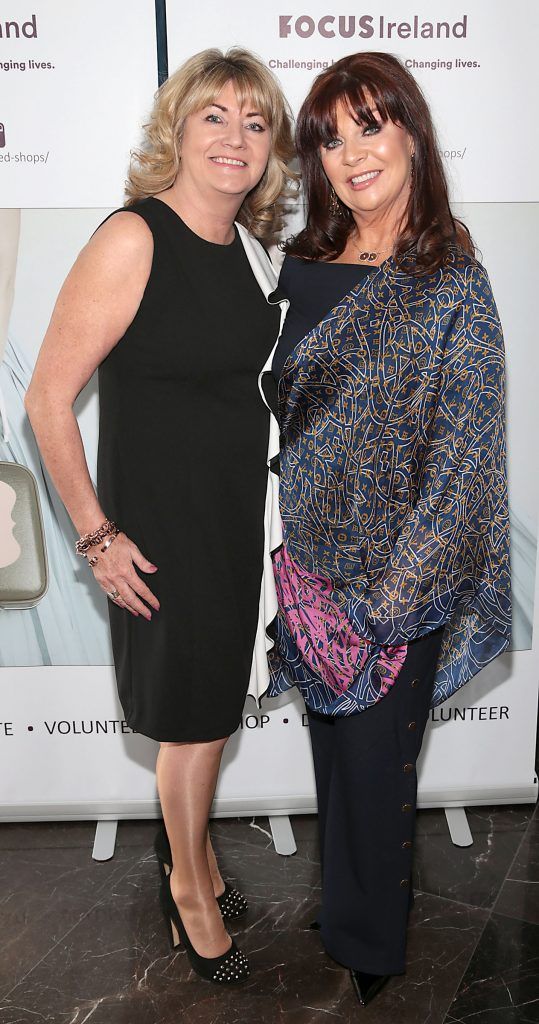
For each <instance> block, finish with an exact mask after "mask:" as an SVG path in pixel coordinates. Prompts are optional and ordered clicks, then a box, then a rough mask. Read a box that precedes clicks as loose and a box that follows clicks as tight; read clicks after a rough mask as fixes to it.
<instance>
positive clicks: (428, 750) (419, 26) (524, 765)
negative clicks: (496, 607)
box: [0, 0, 539, 819]
mask: <svg viewBox="0 0 539 1024" xmlns="http://www.w3.org/2000/svg"><path fill="white" fill-rule="evenodd" d="M158 6H159V10H160V12H161V15H162V13H163V8H164V4H163V3H160V4H159V5H158ZM49 7H53V8H54V9H53V10H50V9H49ZM328 10H329V12H330V13H328ZM517 15H518V16H517ZM536 18H537V12H536V4H535V2H532V0H522V2H521V3H520V4H519V5H518V9H515V11H514V12H513V11H510V10H508V9H507V7H506V5H504V4H502V3H501V2H499V3H498V2H495V3H493V2H489V0H470V2H468V3H467V4H466V5H465V7H464V8H462V9H458V10H457V9H456V8H455V7H454V5H453V4H449V3H448V2H447V3H445V4H444V3H442V2H439V3H436V4H432V3H426V2H417V3H412V2H406V3H399V4H393V5H387V6H383V7H380V5H373V6H372V7H371V8H368V7H367V8H365V7H363V8H359V9H358V13H356V14H355V15H354V14H351V13H350V12H349V9H342V8H341V7H339V6H338V5H336V4H330V5H329V6H323V5H322V4H321V3H318V0H312V2H311V0H310V3H309V5H308V6H307V8H301V7H298V8H294V9H291V8H288V9H284V8H282V7H280V6H279V5H277V4H276V3H273V0H271V2H270V3H269V4H267V5H265V6H264V7H262V8H257V17H256V19H254V18H253V17H252V9H251V7H250V6H249V5H248V4H247V0H239V2H238V3H236V4H235V6H234V17H233V19H232V18H231V16H230V10H228V11H227V9H226V8H225V7H220V6H218V5H216V4H215V3H214V2H210V0H199V3H198V4H197V5H196V6H193V7H191V8H190V9H188V8H186V7H185V5H183V4H180V3H179V2H177V0H168V4H167V22H168V63H169V71H170V72H172V71H174V69H175V68H176V67H177V66H178V64H179V63H181V62H182V61H183V60H184V59H185V58H186V57H187V56H189V55H190V54H192V53H195V52H197V51H198V50H201V49H203V48H205V47H208V46H218V47H220V48H227V47H228V46H231V45H243V46H246V47H248V48H249V49H252V50H254V51H255V52H258V53H259V54H260V55H261V56H262V57H263V59H264V60H266V61H267V63H268V65H269V66H270V67H272V68H273V70H274V71H275V73H276V74H277V75H278V77H279V78H280V80H281V82H282V84H283V86H284V88H285V91H286V93H287V95H288V96H289V99H290V101H291V103H292V105H293V108H294V112H296V111H297V108H298V105H299V103H300V101H301V99H302V98H303V96H304V95H305V93H306V92H307V90H308V88H309V85H310V83H311V81H312V79H313V77H314V76H315V75H316V74H317V73H318V72H319V71H320V70H322V68H323V67H325V66H328V65H329V64H330V63H331V62H332V61H334V60H337V59H338V58H339V57H341V56H342V55H344V54H345V53H351V52H353V51H355V50H358V49H377V50H389V51H391V52H394V53H396V54H397V55H399V56H400V57H402V58H403V59H404V60H405V61H406V62H407V64H408V66H409V67H410V69H411V70H412V72H413V74H414V75H415V76H416V77H417V79H418V81H419V82H420V84H421V85H422V87H423V88H424V89H425V92H426V93H427V96H428V99H429V101H430V103H431V104H432V109H433V112H434V116H435V119H436V124H437V127H438V130H439V136H440V141H441V146H442V149H443V151H444V156H445V160H446V166H447V169H448V172H449V175H450V178H451V181H452V183H453V190H454V196H455V199H456V200H459V202H458V205H457V207H456V210H457V214H458V215H459V216H462V218H463V219H464V220H465V221H466V223H467V224H468V226H469V228H470V230H471V232H472V235H473V237H474V240H475V242H476V243H477V246H478V249H479V251H480V254H481V258H482V259H483V261H484V263H485V265H486V267H487V269H488V271H489V274H490V277H491V280H492V285H493V290H494V294H495V296H496V300H497V304H498V307H499V311H500V316H501V319H502V323H503V325H504V332H505V339H506V348H507V363H508V388H507V392H508V416H507V419H508V447H509V482H510V503H511V528H512V571H513V588H514V640H513V650H512V651H511V652H510V653H508V654H506V655H504V656H503V657H501V658H499V659H498V660H497V661H496V662H495V663H494V664H492V665H490V666H489V667H488V668H487V669H486V670H485V671H483V672H482V673H481V674H480V675H479V676H477V677H476V678H475V679H474V680H473V681H472V682H471V683H469V684H468V685H467V686H465V687H464V688H463V689H462V690H461V691H460V692H459V693H458V694H457V695H456V696H455V697H453V698H452V699H451V700H450V701H448V702H447V703H446V704H444V705H442V706H441V707H439V708H437V709H436V710H435V711H434V712H433V713H432V715H431V721H430V725H429V728H428V730H427V734H426V739H425V745H424V752H423V757H422V770H421V773H420V787H419V798H420V803H421V804H422V805H423V806H435V805H440V806H444V805H446V806H447V805H450V804H453V805H462V804H464V805H465V804H474V803H490V802H507V803H509V802H518V801H531V800H533V799H534V798H535V795H536V782H535V778H534V767H533V763H534V744H535V722H536V711H537V676H538V671H537V665H538V653H539V629H538V628H537V627H538V625H539V621H538V616H539V601H538V600H535V598H536V597H537V596H538V592H537V573H536V563H537V520H538V510H539V472H538V470H539V465H538V461H539V456H538V449H537V443H536V438H537V436H538V435H539V403H537V400H536V396H535V392H534V386H535V382H536V380H537V379H538V375H539V365H538V362H539V357H538V354H537V344H536V339H535V330H534V317H533V316H532V315H531V311H532V308H533V301H534V289H535V259H534V252H535V240H536V238H537V235H538V233H539V195H538V194H537V191H538V189H539V183H538V182H537V181H533V182H532V170H531V168H532V167H533V166H535V164H536V162H537V161H536V157H537V154H536V152H535V150H534V145H535V140H534V137H533V133H532V132H526V134H525V137H524V139H523V140H521V141H520V143H519V167H518V174H517V173H515V174H513V175H510V174H509V173H508V171H507V161H505V163H503V161H502V160H501V159H500V158H499V155H496V154H499V139H500V133H501V131H502V130H504V129H507V127H508V126H510V125H511V124H512V123H513V122H514V108H515V106H516V104H517V101H518V110H519V119H520V123H522V121H523V120H524V119H527V123H532V121H531V118H532V112H531V95H532V94H533V89H532V87H533V85H534V84H535V79H536V70H535V64H534V61H533V59H532V55H531V46H532V41H533V39H534V38H535V33H534V30H533V29H534V25H535V23H536ZM163 31H164V22H163V19H161V23H160V33H161V55H162V60H161V67H163V66H164V64H163V54H164V53H165V52H166V51H165V50H163V45H164V44H163ZM127 44H128V45H127ZM120 52H121V53H122V59H121V62H119V61H118V57H117V55H118V54H119V53H120ZM515 54H517V55H518V57H517V56H515ZM517 59H518V67H517V63H516V62H517ZM30 61H33V62H34V64H37V65H40V66H39V67H37V66H35V67H34V64H31V63H30ZM17 63H18V64H19V65H22V64H23V63H25V65H26V66H25V68H24V69H23V68H22V67H17V66H16V64H17ZM48 64H50V65H51V67H48V66H45V67H43V66H41V65H48ZM502 68H503V71H504V74H503V75H502V74H501V73H500V70H501V69H502ZM0 70H2V71H3V76H1V77H0V119H1V120H2V124H3V126H4V127H3V132H4V135H3V136H1V135H0V185H1V195H2V200H1V201H2V205H3V206H4V207H5V209H2V210H0V463H1V462H8V463H15V464H18V465H20V466H23V467H26V468H27V469H30V470H31V472H32V473H33V474H34V476H35V478H36V481H37V489H38V495H39V502H40V508H41V514H42V518H43V523H44V530H45V538H46V546H47V557H48V568H49V574H48V575H49V580H48V590H47V592H46V593H45V594H44V595H43V596H41V597H40V598H39V599H38V600H36V601H35V602H34V603H33V605H32V607H25V606H23V605H22V604H21V606H20V607H16V606H15V607H13V606H12V607H10V608H9V609H4V610H2V609H0V695H1V705H0V710H1V714H2V721H1V722H0V802H1V808H0V817H3V818H4V819H17V818H32V817H35V818H40V817H42V818H43V817H45V818H47V817H50V818H58V817H74V818H84V817H86V818H92V817H102V816H107V815H108V816H118V817H132V816H139V815H142V816H144V815H146V816H151V815H154V814H155V813H156V812H157V809H158V805H157V800H156V790H155V778H154V766H155V756H156V751H157V747H156V744H155V743H153V742H152V741H150V740H147V739H145V738H144V737H142V736H140V735H137V734H136V733H133V732H132V731H131V730H130V729H129V728H128V727H127V726H126V724H125V722H124V721H123V715H122V711H121V708H120V707H119V704H118V700H117V697H116V687H115V682H114V674H113V669H112V665H111V662H112V657H111V648H110V640H109V634H108V622H107V608H106V598H105V597H104V595H103V594H102V592H101V591H100V589H99V588H98V587H97V586H95V584H94V582H93V578H92V574H91V572H90V570H89V569H88V566H87V565H86V564H85V563H84V562H83V561H82V560H81V559H79V558H77V557H76V556H75V554H74V550H73V542H74V539H75V534H74V530H73V528H72V526H71V524H70V522H69V520H68V517H67V515H66V513H65V511H64V509H63V506H62V505H61V502H60V501H59V499H58V497H57V495H56V494H55V491H54V488H53V487H52V485H51V483H50V481H49V479H48V477H47V474H46V472H45V470H44V467H43V464H42V462H41V459H40V456H39V452H38V450H37V447H36V444H35V441H34V438H33V434H32V431H31V429H30V427H29V423H28V420H27V417H26V413H25V410H24V395H25V392H26V388H27V386H28V382H29V379H30V376H31V373H32V370H33V367H34V365H35V360H36V357H37V353H38V350H39V346H40V344H41V339H42V338H43V335H44V333H45V330H46V327H47V323H48V320H49V318H50V314H51V311H52V308H53V305H54V301H55V298H56V295H57V293H58V290H59V288H60V286H61V283H62V281H63V279H64V277H65V275H66V273H67V272H68V270H69V267H70V266H71V264H72V262H73V260H74V259H75V257H76V255H77V253H78V252H79V250H80V249H81V248H82V246H83V245H84V244H85V242H86V241H87V239H88V237H89V236H90V235H91V234H92V232H93V231H94V230H95V229H96V227H97V226H98V225H99V224H100V222H101V221H102V220H103V219H104V218H105V217H106V216H107V214H108V213H109V212H110V209H111V208H113V206H115V205H119V204H121V202H122V185H123V181H124V179H125V174H126V169H127V162H128V156H129V149H130V148H131V147H132V146H133V144H134V143H136V141H137V139H138V137H139V127H140V124H141V122H142V121H143V120H144V119H145V117H146V115H147V112H148V109H149V107H150V104H151V97H152V92H153V90H154V89H155V87H156V84H157V55H156V30H155V15H154V3H153V0H130V2H129V3H128V2H127V0H117V2H116V3H115V4H113V5H108V6H107V7H105V4H104V3H103V2H102V0H96V2H95V3H94V4H92V5H90V8H89V9H84V10H83V9H82V7H80V5H73V4H68V3H67V0H65V2H64V0H58V2H57V3H55V4H54V5H47V4H45V3H40V2H36V4H34V5H33V6H32V8H31V11H29V13H24V15H23V14H21V5H20V4H18V3H17V4H13V5H12V10H10V9H6V8H5V9H4V10H3V11H2V14H1V15H0ZM35 76H37V77H35ZM34 78H35V81H34ZM511 82H515V83H516V82H518V97H517V93H516V88H515V89H511V88H510V87H509V86H508V83H511ZM14 84H17V88H13V85H14ZM8 85H9V88H8ZM21 96H22V98H21ZM528 104H529V107H528ZM47 119H48V121H47ZM2 139H3V140H4V144H3V142H2ZM47 152H48V153H49V156H48V158H47V160H46V161H45V160H42V161H39V160H38V161H35V162H34V161H33V160H20V159H19V160H17V161H16V160H15V159H14V157H15V156H16V155H17V154H23V155H24V154H32V153H36V154H38V155H40V154H42V155H45V154H46V153H47ZM8 156H10V157H11V159H9V160H7V159H5V160H4V159H3V157H8ZM19 206H21V207H23V209H22V212H21V211H20V210H18V209H16V207H19ZM9 207H12V208H9ZM8 208H9V209H8ZM301 218H302V210H301V202H298V204H297V209H296V212H295V213H294V214H293V216H292V219H291V222H290V223H291V224H294V225H295V226H297V225H299V224H301ZM76 412H77V415H78V419H79V424H80V427H81V431H82V435H83V439H84V444H85V449H86V452H87V456H88V462H89V467H90V473H91V475H92V478H93V479H95V466H96V453H97V415H98V402H97V386H96V380H95V378H94V379H92V380H91V381H90V382H89V384H88V385H87V387H86V388H85V389H84V391H83V392H82V394H81V395H80V396H79V399H78V401H77V404H76ZM134 414H136V411H135V413H134ZM172 441H173V439H167V438H164V439H163V443H164V444H170V443H172ZM1 484H2V473H1V467H0V485H1ZM4 498H5V499H6V500H4ZM8 498H9V495H8V494H7V491H6V494H5V495H4V494H3V493H0V563H2V551H5V552H8V554H7V555H6V559H8V560H9V558H12V557H14V556H13V555H9V552H10V551H11V552H13V551H14V550H15V549H16V544H13V543H12V541H13V540H15V541H16V540H17V515H18V508H17V504H16V503H15V504H14V505H13V502H11V501H10V500H8ZM157 513H158V510H156V514H157ZM3 541H5V542H6V543H5V544H4V543H3ZM4 568H5V566H4V564H0V593H1V587H2V572H3V570H4ZM534 626H535V628H534ZM314 809H315V787H314V777H313V770H312V761H311V755H310V745H309V737H308V726H307V722H306V716H305V714H304V707H303V703H302V701H301V699H300V698H299V696H297V695H295V696H293V697H292V698H290V697H289V696H288V695H285V696H283V697H282V698H280V699H279V700H277V701H268V700H265V701H263V704H262V708H258V707H257V706H256V705H255V703H254V701H252V700H251V699H248V701H247V704H246V707H245V710H244V715H243V718H242V722H241V725H240V728H239V729H238V731H237V732H236V734H235V735H234V736H233V737H232V739H231V741H230V743H229V744H228V746H227V749H226V752H225V759H224V768H223V772H222V775H221V779H220V782H219V788H218V793H217V800H216V811H217V813H219V814H234V813H235V814H241V813H253V814H254V813H264V812H266V813H267V812H274V813H286V812H289V811H290V812H292V811H309V810H311V811H312V810H314Z"/></svg>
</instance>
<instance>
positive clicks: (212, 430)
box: [27, 49, 292, 983]
mask: <svg viewBox="0 0 539 1024" xmlns="http://www.w3.org/2000/svg"><path fill="white" fill-rule="evenodd" d="M291 156H292V143H291V129H290V120H289V115H288V111H287V107H286V104H285V101H284V98H283V96H282V93H281V91H280V89H279V87H278V85H277V83H276V81H275V79H274V78H273V76H272V75H271V73H270V72H269V71H268V70H267V68H266V67H265V66H264V65H263V64H262V63H261V62H260V61H259V60H258V59H257V58H256V57H254V56H253V55H252V54H250V53H248V52H246V51H244V50H239V49H234V50H230V51H229V52H228V53H226V54H225V55H223V54H222V53H221V52H220V51H219V50H206V51H204V52H203V53H200V54H198V55H196V56H195V57H192V58H191V59H190V60H188V61H187V62H186V63H185V64H184V65H183V67H181V68H180V69H179V70H178V71H177V72H176V73H175V74H174V75H172V77H171V78H170V79H169V80H168V82H166V83H165V84H164V85H163V86H162V87H161V88H160V89H159V91H158V93H157V96H156V102H155V106H154V109H153V112H152V115H151V119H150V122H149V124H148V125H147V126H146V139H145V144H144V146H143V148H142V149H141V150H140V151H139V152H138V153H137V154H135V156H134V158H133V161H132V167H131V171H130V175H129V179H128V183H127V195H128V200H127V203H126V206H125V208H124V209H123V210H121V211H120V210H117V211H115V213H114V214H113V215H111V216H110V217H109V218H108V219H107V220H106V222H105V223H104V224H103V225H101V227H100V228H99V229H98V230H97V231H96V233H95V234H94V236H93V237H92V239H91V240H90V242H89V243H88V245H87V246H86V247H85V249H84V250H83V251H82V253H81V254H80V256H79V257H78V259H77V261H76V263H75V265H74V267H73V269H72V270H71V272H70V274H69V276H68V278H67V280H66V282H65V284H64V286H63V288H62V291H61V293H60V296H59V299H58V302H57V304H56V308H55V310H54V313H53V317H52V320H51V324H50V327H49V329H48V331H47V335H46V337H45V340H44V343H43V347H42V349H41V353H40V356H39V359H38V362H37V365H36V370H35V373H34V377H33V381H32V384H31V386H30V389H29V391H28V397H27V409H28V413H29V416H30V419H31V421H32V425H33V427H34V430H35V432H36V436H37V438H38V441H39V444H40V447H41V450H42V452H43V455H44V458H45V460H46V463H47V466H48V468H49V470H50V473H51V476H52V478H53V480H54V482H55V485H56V487H57V489H58V491H59V493H60V495H61V497H62V499H63V501H64V503H65V505H66V507H67V509H68V511H69V513H70V515H71V518H72V520H73V522H74V524H75V527H76V529H77V531H78V533H79V534H80V538H79V541H78V543H77V549H78V551H79V553H80V554H82V555H83V556H85V557H86V559H87V561H88V564H89V566H90V567H91V569H92V570H93V573H94V576H95V578H96V580H97V582H98V583H99V585H100V586H101V587H102V588H103V590H104V591H106V593H107V594H108V597H109V598H110V601H109V608H110V625H111V631H112V641H113V650H114V663H115V669H116V677H117V682H118V689H119V695H120V699H121V702H122V705H123V708H124V712H125V717H126V720H127V722H128V724H129V725H130V726H131V728H133V729H134V730H136V731H137V732H140V733H143V734H144V735H146V736H150V737H152V738H154V739H156V740H158V741H159V742H160V749H159V754H158V758H157V784H158V790H159V796H160V800H161V806H162V810H163V815H164V821H165V825H166V833H165V834H164V835H163V837H162V840H161V842H160V843H159V844H158V853H159V855H160V857H161V860H162V862H163V864H164V865H166V869H165V870H164V871H163V889H162V903H163V908H164V912H165V915H166V919H167V922H168V923H169V925H170V932H171V936H172V941H173V944H174V945H178V943H179V941H180V938H181V940H182V941H183V943H184V945H185V946H186V948H187V953H188V956H189V958H190V962H191V964H192V966H193V968H194V970H195V971H196V972H197V973H198V974H200V975H201V976H202V977H204V978H207V979H208V980H211V981H214V982H217V983H229V982H235V981H240V980H243V979H244V978H245V977H247V976H248V973H249V966H248V962H247V958H246V957H245V956H244V955H243V954H242V953H240V951H239V950H238V949H237V948H236V946H235V943H234V942H233V941H232V940H231V938H230V936H229V935H228V933H227V931H226V927H225V923H224V922H225V921H226V919H228V918H232V917H237V916H239V914H241V913H243V912H244V911H245V910H246V908H247V904H246V901H245V899H244V897H243V896H242V895H241V894H240V893H239V892H238V891H237V890H233V889H231V888H230V886H228V885H226V884H225V882H224V881H223V879H222V877H221V874H220V872H219V868H218V866H217V862H216V859H215V855H214V852H213V849H212V846H211V842H210V839H209V835H208V816H209V812H210V807H211V803H212V799H213V795H214V791H215V787H216V782H217V776H218V771H219V765H220V761H221V755H222V752H223V748H224V746H225V743H226V741H227V738H228V736H229V735H230V734H231V733H232V732H234V731H235V730H236V728H237V727H238V725H239V722H240V717H241V713H242V709H243V704H244V701H245V697H246V694H247V692H248V690H249V692H252V693H255V694H256V693H257V692H262V691H263V690H264V689H266V686H267V667H266V659H265V649H266V645H265V633H264V624H265V621H268V620H269V618H270V617H271V615H272V613H273V610H274V609H273V608H269V609H266V612H267V613H266V614H265V609H264V593H266V594H267V587H266V590H264V588H263V587H262V576H263V562H264V551H265V534H264V518H265V508H266V504H267V498H268V497H269V494H270V491H271V487H272V483H271V481H270V479H269V475H268V469H267V455H268V443H269V434H270V423H269V414H268V411H267V408H266V406H265V405H264V403H263V401H262V397H261V395H260V392H259V389H258V386H257V379H258V375H259V371H260V370H261V368H262V367H263V366H264V364H265V363H266V362H267V360H268V357H269V355H270V353H271V350H272V349H273V347H274V343H275V340H276V337H277V335H278V333H279V329H280V321H281V318H282V316H283V315H284V308H283V309H279V304H278V302H276V301H275V300H274V301H273V302H272V301H271V299H270V296H271V293H272V292H273V291H274V288H275V274H274V272H273V269H272V267H271V265H270V262H269V259H268V258H267V255H266V253H265V251H264V248H263V247H262V245H261V244H260V242H259V241H258V240H257V239H261V240H263V241H265V242H271V241H272V240H273V238H274V236H275V234H276V231H277V230H278V228H279V226H280V224H279V200H280V198H281V197H282V196H283V194H284V192H285V188H286V184H287V179H288V178H289V177H290V174H289V171H288V169H287V163H288V161H289V160H290V158H291ZM281 305H282V306H283V307H285V306H286V303H282V304H281ZM97 367H99V392H100V439H99V456H98V488H97V490H98V493H97V495H96V493H95V491H94V488H93V486H92V482H91V479H90V476H89V473H88V468H87V465H86V461H85V457H84V451H83V447H82V443H81V437H80V433H79V430H78V426H77V422H76V419H75V416H74V414H73V410H72V406H73V402H74V400H75V398H76V397H77V395H78V393H79V392H80V390H81V389H82V388H83V387H84V385H85V384H86V382H87V381H88V379H89V378H90V376H91V374H92V373H93V372H94V370H95V369H96V368H97ZM266 519H267V516H266ZM266 548H267V545H266ZM267 557H268V559H269V551H268V554H267ZM257 676H258V679H257ZM169 841H170V846H169Z"/></svg>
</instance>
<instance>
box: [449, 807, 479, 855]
mask: <svg viewBox="0 0 539 1024" xmlns="http://www.w3.org/2000/svg"><path fill="white" fill-rule="evenodd" d="M445 816H446V819H447V827H448V829H449V834H450V836H451V840H452V842H453V845H454V846H472V844H473V836H472V833H471V832H470V826H469V825H468V819H467V817H466V809H465V808H464V807H446V808H445Z"/></svg>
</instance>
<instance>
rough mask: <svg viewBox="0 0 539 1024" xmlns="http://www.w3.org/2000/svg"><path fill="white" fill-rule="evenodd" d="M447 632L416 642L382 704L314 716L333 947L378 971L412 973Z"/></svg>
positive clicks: (341, 957)
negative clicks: (421, 778)
mask: <svg viewBox="0 0 539 1024" xmlns="http://www.w3.org/2000/svg"><path fill="white" fill-rule="evenodd" d="M442 635H443V629H439V630H436V631H435V632H433V633H429V634H428V636H426V637H422V638H421V639H420V640H414V641H412V642H411V643H410V644H409V646H408V652H407V655H406V660H405V662H404V665H403V667H402V669H401V671H400V674H399V677H398V679H397V681H396V683H395V684H394V686H393V687H392V689H391V690H390V692H389V693H388V694H387V696H385V697H383V698H382V700H380V701H379V702H378V704H374V705H373V706H372V707H371V708H368V709H367V710H366V711H363V712H362V713H361V714H358V715H350V716H349V717H342V718H333V717H331V716H327V715H319V714H315V713H312V712H309V725H310V735H311V743H312V748H313V757H314V768H315V776H316V788H317V794H318V822H319V833H320V850H321V862H322V908H321V913H320V918H319V920H320V926H321V936H322V942H323V943H324V946H325V948H326V950H327V952H328V953H329V954H330V956H332V957H333V958H334V959H335V960H337V961H338V962H339V963H341V964H344V965H345V966H346V967H352V968H354V969H355V970H360V971H364V972H366V973H369V974H401V973H402V972H403V971H404V970H405V950H406V929H407V924H408V913H409V908H410V904H411V895H412V894H411V870H412V855H413V839H414V828H415V814H416V795H417V776H416V760H417V758H418V756H419V752H420V750H421V743H422V740H423V733H424V731H425V726H426V724H427V719H428V714H429V708H430V700H431V696H432V688H433V683H434V674H435V671H436V663H437V661H438V655H439V652H440V645H441V642H442Z"/></svg>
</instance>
